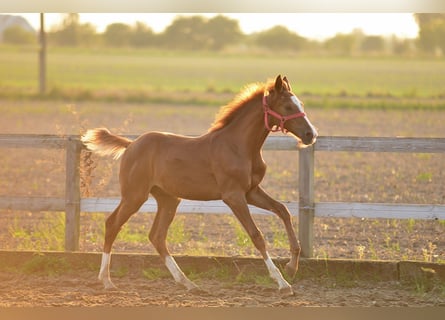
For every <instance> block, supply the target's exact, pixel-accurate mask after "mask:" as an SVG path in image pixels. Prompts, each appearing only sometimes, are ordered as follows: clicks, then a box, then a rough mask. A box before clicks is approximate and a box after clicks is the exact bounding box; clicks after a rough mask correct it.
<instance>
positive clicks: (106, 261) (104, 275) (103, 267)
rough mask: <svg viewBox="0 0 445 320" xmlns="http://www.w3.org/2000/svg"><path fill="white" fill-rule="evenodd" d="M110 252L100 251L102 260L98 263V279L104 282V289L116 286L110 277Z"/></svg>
mask: <svg viewBox="0 0 445 320" xmlns="http://www.w3.org/2000/svg"><path fill="white" fill-rule="evenodd" d="M110 262H111V253H105V252H103V253H102V262H101V264H100V271H99V276H98V278H99V280H100V281H102V283H103V284H104V287H105V289H113V288H116V287H115V286H114V284H113V282H111V278H110Z"/></svg>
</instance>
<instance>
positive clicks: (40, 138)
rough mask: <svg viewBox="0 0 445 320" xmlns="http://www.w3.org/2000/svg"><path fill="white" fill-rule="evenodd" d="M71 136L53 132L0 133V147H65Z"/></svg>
mask: <svg viewBox="0 0 445 320" xmlns="http://www.w3.org/2000/svg"><path fill="white" fill-rule="evenodd" d="M70 137H71V136H57V135H52V134H43V135H35V134H0V147H3V148H45V149H64V148H65V146H66V141H67V139H68V138H70Z"/></svg>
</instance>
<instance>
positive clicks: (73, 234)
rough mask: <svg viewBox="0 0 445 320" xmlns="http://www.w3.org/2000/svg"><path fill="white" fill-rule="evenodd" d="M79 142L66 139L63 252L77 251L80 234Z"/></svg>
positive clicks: (73, 138) (73, 139)
mask: <svg viewBox="0 0 445 320" xmlns="http://www.w3.org/2000/svg"><path fill="white" fill-rule="evenodd" d="M81 150H82V148H81V144H80V141H79V140H78V139H77V138H75V137H68V138H67V142H66V181H65V251H77V250H79V233H80V169H79V167H80V152H81Z"/></svg>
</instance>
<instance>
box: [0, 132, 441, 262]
mask: <svg viewBox="0 0 445 320" xmlns="http://www.w3.org/2000/svg"><path fill="white" fill-rule="evenodd" d="M128 137H130V138H135V136H128ZM0 147H7V148H49V149H65V151H66V164H65V165H66V179H65V181H66V182H65V198H49V197H0V209H11V210H33V211H65V217H66V218H65V219H66V225H65V250H66V251H76V250H78V248H79V230H80V212H111V211H113V210H114V208H115V207H116V206H117V204H118V202H119V199H118V198H84V199H81V196H80V186H79V185H80V171H79V165H80V153H81V151H82V149H83V146H82V144H81V142H80V140H79V136H56V135H7V134H3V135H0ZM263 149H264V150H295V151H299V152H300V155H299V157H298V158H299V202H288V203H286V204H287V206H288V207H289V210H290V211H291V213H292V214H293V215H298V217H299V224H298V226H299V227H298V228H299V230H298V231H299V232H298V234H299V239H300V243H301V246H302V255H303V256H305V257H312V254H313V223H314V217H315V216H317V217H366V218H394V219H406V218H413V219H440V220H445V205H417V204H403V205H400V204H385V203H344V202H321V203H315V202H314V158H315V151H333V152H334V151H335V152H338V151H350V152H412V153H445V138H372V137H319V138H318V140H317V143H316V144H315V145H314V146H311V147H308V148H305V149H300V150H299V149H297V146H296V143H295V140H294V139H293V138H291V137H285V136H283V137H276V136H270V137H268V138H267V140H266V142H265V145H264V148H263ZM140 211H141V212H155V211H156V203H155V202H154V201H153V200H152V199H149V200H148V201H147V202H146V203H145V204H144V205H143V206H142V208H141V209H140ZM251 211H252V213H257V214H261V213H266V212H267V211H264V210H262V209H258V208H255V207H251ZM178 212H183V213H196V212H201V213H228V212H230V210H229V209H228V207H227V206H226V205H225V204H224V203H223V202H222V201H187V200H183V201H182V202H181V204H180V206H179V207H178Z"/></svg>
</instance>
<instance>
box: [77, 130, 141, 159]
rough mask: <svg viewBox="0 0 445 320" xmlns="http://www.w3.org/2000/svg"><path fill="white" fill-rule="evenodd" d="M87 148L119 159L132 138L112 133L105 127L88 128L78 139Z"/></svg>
mask: <svg viewBox="0 0 445 320" xmlns="http://www.w3.org/2000/svg"><path fill="white" fill-rule="evenodd" d="M80 140H81V141H82V143H83V144H84V145H85V146H86V147H87V148H88V150H90V151H92V152H95V153H97V154H99V155H101V156H113V158H114V159H119V158H120V157H121V156H122V154H123V153H124V152H125V150H126V149H127V147H128V145H129V144H130V143H131V142H132V140H130V139H127V138H124V137H121V136H118V135H115V134H112V133H111V132H110V131H109V130H108V129H106V128H98V129H91V130H88V131H87V132H86V133H85V134H84V135H83V136H82V137H81V139H80Z"/></svg>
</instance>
